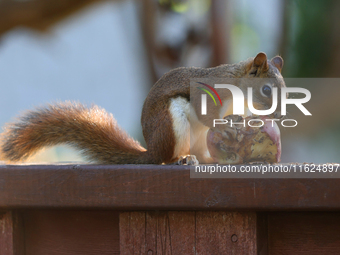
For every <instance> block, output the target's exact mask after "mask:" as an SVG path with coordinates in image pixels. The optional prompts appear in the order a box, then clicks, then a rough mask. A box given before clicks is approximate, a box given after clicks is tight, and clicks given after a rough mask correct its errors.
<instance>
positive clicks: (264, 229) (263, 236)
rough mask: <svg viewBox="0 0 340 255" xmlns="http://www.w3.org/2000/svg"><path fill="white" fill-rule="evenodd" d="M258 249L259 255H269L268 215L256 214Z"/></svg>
mask: <svg viewBox="0 0 340 255" xmlns="http://www.w3.org/2000/svg"><path fill="white" fill-rule="evenodd" d="M256 247H257V255H268V254H269V253H268V215H267V213H265V212H258V213H256Z"/></svg>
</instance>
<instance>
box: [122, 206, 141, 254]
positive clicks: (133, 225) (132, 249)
mask: <svg viewBox="0 0 340 255" xmlns="http://www.w3.org/2000/svg"><path fill="white" fill-rule="evenodd" d="M145 217H146V215H145V212H126V213H121V214H120V216H119V236H120V242H119V245H120V254H121V255H124V254H126V255H128V254H132V255H134V254H145V237H146V236H145V231H146V230H145V228H146V219H145Z"/></svg>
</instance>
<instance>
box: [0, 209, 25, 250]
mask: <svg viewBox="0 0 340 255" xmlns="http://www.w3.org/2000/svg"><path fill="white" fill-rule="evenodd" d="M0 254H1V255H24V254H25V243H24V227H23V221H22V217H21V214H20V213H18V212H15V211H4V212H0Z"/></svg>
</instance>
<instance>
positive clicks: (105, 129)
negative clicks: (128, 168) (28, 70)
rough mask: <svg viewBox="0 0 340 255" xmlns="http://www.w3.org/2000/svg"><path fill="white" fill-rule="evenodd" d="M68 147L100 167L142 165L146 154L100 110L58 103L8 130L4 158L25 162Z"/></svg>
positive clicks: (2, 139) (0, 144)
mask: <svg viewBox="0 0 340 255" xmlns="http://www.w3.org/2000/svg"><path fill="white" fill-rule="evenodd" d="M59 144H67V145H70V146H72V147H74V148H75V149H78V150H80V152H81V154H82V155H83V156H85V158H86V159H87V160H89V161H90V162H93V163H99V164H124V163H125V164H127V163H129V164H138V163H147V162H144V161H145V160H146V159H145V156H146V155H145V152H146V150H145V149H144V148H143V147H142V146H141V145H140V144H139V143H138V142H137V141H135V140H134V139H132V138H131V137H130V136H129V135H128V134H127V133H126V132H125V131H124V130H122V129H121V128H120V127H119V126H118V125H117V122H116V120H115V119H114V118H113V116H112V115H111V114H109V113H107V112H106V111H105V110H104V109H101V108H100V107H98V106H92V107H90V108H87V107H85V106H84V105H82V104H79V103H71V102H65V103H57V104H53V105H48V106H47V107H44V108H37V109H36V110H33V111H29V112H27V113H25V114H24V115H22V116H21V117H20V118H19V119H18V120H17V121H16V122H13V123H9V124H7V126H5V131H4V133H2V134H1V136H0V158H1V159H2V160H8V161H22V160H24V159H26V158H28V157H29V156H31V155H33V154H34V153H35V152H37V151H38V150H39V149H41V148H43V147H46V146H53V145H59Z"/></svg>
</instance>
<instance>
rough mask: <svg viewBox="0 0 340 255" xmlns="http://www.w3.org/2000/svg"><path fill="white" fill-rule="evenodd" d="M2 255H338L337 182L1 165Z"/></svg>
mask: <svg viewBox="0 0 340 255" xmlns="http://www.w3.org/2000/svg"><path fill="white" fill-rule="evenodd" d="M0 210H1V211H2V212H1V213H0V215H1V216H0V254H1V255H9V254H11V255H13V254H16V255H40V254H44V255H54V254H74V255H77V254H148V255H149V254H321V253H323V254H339V253H340V213H339V210H340V179H226V178H223V179H194V178H190V170H189V167H187V166H157V165H145V166H141V165H121V166H98V165H20V166H19V165H3V166H0Z"/></svg>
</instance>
